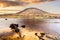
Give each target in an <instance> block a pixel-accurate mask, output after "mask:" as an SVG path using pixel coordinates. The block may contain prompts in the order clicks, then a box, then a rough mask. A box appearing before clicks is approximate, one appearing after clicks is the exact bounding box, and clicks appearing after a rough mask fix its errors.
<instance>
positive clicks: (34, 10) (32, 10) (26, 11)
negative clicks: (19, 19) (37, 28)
mask: <svg viewBox="0 0 60 40" xmlns="http://www.w3.org/2000/svg"><path fill="white" fill-rule="evenodd" d="M17 14H50V13H48V12H45V11H43V10H40V9H38V8H26V9H24V10H23V11H21V12H18V13H17Z"/></svg>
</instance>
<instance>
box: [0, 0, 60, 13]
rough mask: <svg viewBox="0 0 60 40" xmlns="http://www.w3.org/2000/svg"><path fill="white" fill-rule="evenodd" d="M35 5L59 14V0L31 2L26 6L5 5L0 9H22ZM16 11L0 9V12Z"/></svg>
mask: <svg viewBox="0 0 60 40" xmlns="http://www.w3.org/2000/svg"><path fill="white" fill-rule="evenodd" d="M30 7H35V8H39V9H40V10H43V11H46V12H49V13H53V14H60V0H56V1H51V2H42V3H39V4H31V5H26V6H13V7H11V6H10V7H5V8H0V10H24V9H25V8H30ZM2 12H3V13H11V12H12V13H16V12H18V11H0V13H2Z"/></svg>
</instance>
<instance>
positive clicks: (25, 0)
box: [20, 0, 55, 3]
mask: <svg viewBox="0 0 60 40" xmlns="http://www.w3.org/2000/svg"><path fill="white" fill-rule="evenodd" d="M20 1H22V2H25V3H40V2H46V1H55V0H20Z"/></svg>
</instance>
